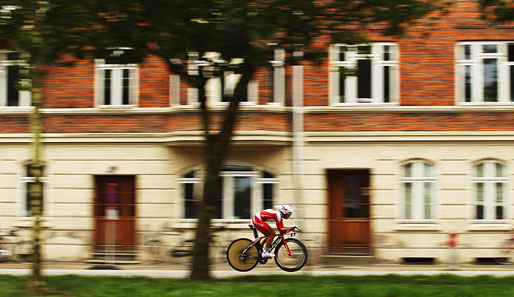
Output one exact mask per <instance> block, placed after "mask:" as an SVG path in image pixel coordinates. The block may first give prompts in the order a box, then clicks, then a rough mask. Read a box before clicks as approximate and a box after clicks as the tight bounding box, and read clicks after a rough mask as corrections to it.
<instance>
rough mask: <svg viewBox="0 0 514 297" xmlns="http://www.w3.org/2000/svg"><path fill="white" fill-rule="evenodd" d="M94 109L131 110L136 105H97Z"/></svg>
mask: <svg viewBox="0 0 514 297" xmlns="http://www.w3.org/2000/svg"><path fill="white" fill-rule="evenodd" d="M96 107H97V108H100V109H132V108H136V107H137V105H97V106H96Z"/></svg>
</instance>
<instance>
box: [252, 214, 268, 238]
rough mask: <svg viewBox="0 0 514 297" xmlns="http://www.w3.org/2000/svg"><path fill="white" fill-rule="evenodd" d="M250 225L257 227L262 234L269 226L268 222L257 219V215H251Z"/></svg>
mask: <svg viewBox="0 0 514 297" xmlns="http://www.w3.org/2000/svg"><path fill="white" fill-rule="evenodd" d="M252 225H253V226H254V227H255V228H257V230H259V231H260V232H261V233H262V234H265V232H266V230H268V229H269V228H271V226H270V225H268V223H266V222H264V221H263V220H261V219H259V218H258V217H257V216H253V218H252Z"/></svg>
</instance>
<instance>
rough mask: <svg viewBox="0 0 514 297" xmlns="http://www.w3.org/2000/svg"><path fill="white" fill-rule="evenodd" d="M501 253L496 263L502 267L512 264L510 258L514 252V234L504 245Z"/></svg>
mask: <svg viewBox="0 0 514 297" xmlns="http://www.w3.org/2000/svg"><path fill="white" fill-rule="evenodd" d="M500 252H501V254H500V256H499V257H496V258H495V261H496V263H498V264H502V265H509V264H512V262H510V260H509V258H510V257H511V253H512V252H514V233H512V235H511V237H510V238H509V239H507V240H505V241H504V242H503V243H502V245H501V250H500Z"/></svg>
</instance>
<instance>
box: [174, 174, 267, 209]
mask: <svg viewBox="0 0 514 297" xmlns="http://www.w3.org/2000/svg"><path fill="white" fill-rule="evenodd" d="M201 174H203V172H201V171H200V170H193V171H190V172H188V173H186V174H184V175H183V176H182V178H181V179H180V184H181V188H182V197H183V214H182V215H183V217H184V218H186V219H195V218H196V217H197V211H198V210H197V205H199V204H198V202H199V201H200V200H201V197H202V196H201V195H202V180H201V178H200V176H201ZM219 183H220V184H219V186H220V187H219V188H220V191H219V193H218V204H217V210H216V217H215V218H216V219H250V218H251V217H252V216H253V214H255V213H256V212H258V211H260V210H262V209H267V208H272V207H273V198H274V191H275V184H276V183H277V179H276V178H275V177H274V175H273V174H271V173H269V172H267V171H258V170H254V168H252V167H250V166H246V165H241V164H226V165H225V166H224V169H223V171H222V172H221V174H220V179H219Z"/></svg>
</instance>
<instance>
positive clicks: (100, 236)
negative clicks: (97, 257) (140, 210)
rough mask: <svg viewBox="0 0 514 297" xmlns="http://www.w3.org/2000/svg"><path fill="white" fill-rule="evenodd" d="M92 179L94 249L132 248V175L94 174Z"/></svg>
mask: <svg viewBox="0 0 514 297" xmlns="http://www.w3.org/2000/svg"><path fill="white" fill-rule="evenodd" d="M94 178H95V207H94V217H95V235H94V237H95V238H94V245H95V250H96V251H105V250H116V251H133V250H135V242H136V238H135V237H136V235H135V234H136V232H135V225H136V198H135V196H136V195H135V176H133V175H97V176H95V177H94Z"/></svg>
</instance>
